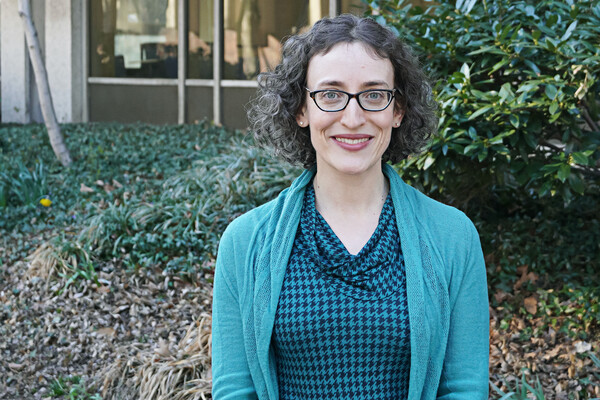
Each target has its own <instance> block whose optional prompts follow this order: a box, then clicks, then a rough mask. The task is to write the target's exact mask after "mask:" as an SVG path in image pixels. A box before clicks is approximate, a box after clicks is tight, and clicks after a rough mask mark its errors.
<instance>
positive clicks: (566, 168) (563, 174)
mask: <svg viewBox="0 0 600 400" xmlns="http://www.w3.org/2000/svg"><path fill="white" fill-rule="evenodd" d="M570 173H571V166H570V165H569V164H562V165H561V166H560V168H559V169H558V172H557V173H556V176H557V177H558V179H560V181H561V182H564V181H565V180H566V179H567V177H568V176H569V174H570Z"/></svg>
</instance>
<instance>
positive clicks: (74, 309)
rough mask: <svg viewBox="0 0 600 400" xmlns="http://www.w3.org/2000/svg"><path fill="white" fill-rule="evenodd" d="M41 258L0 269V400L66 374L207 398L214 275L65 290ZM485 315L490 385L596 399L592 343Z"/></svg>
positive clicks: (598, 384) (126, 392)
mask: <svg viewBox="0 0 600 400" xmlns="http://www.w3.org/2000/svg"><path fill="white" fill-rule="evenodd" d="M41 250H42V251H38V252H37V253H36V254H35V255H34V256H31V257H30V258H29V259H27V260H24V261H20V262H17V263H14V264H12V265H6V264H5V265H2V266H0V305H1V307H0V398H2V399H6V400H10V399H19V400H20V399H41V398H44V397H47V396H48V395H49V394H50V393H49V390H50V385H51V383H52V382H53V381H54V380H56V379H58V378H63V379H64V378H66V377H70V376H79V377H81V378H82V379H83V382H84V384H85V386H86V387H88V388H89V390H90V394H93V393H96V392H99V393H100V394H101V395H102V398H103V399H121V400H123V399H138V398H144V399H147V400H151V399H167V398H168V399H178V400H184V399H209V398H210V379H211V370H210V309H211V295H212V286H211V284H210V283H208V282H210V280H211V278H212V276H210V275H204V276H198V277H196V279H194V282H195V283H194V284H192V283H189V282H186V281H183V280H181V279H179V278H177V277H176V276H171V275H169V274H166V273H164V272H163V271H159V270H156V271H151V270H143V271H142V270H140V271H124V270H123V269H121V268H117V267H116V266H115V265H113V264H110V263H108V264H105V265H102V266H100V268H99V271H98V277H99V280H98V284H96V283H92V282H89V281H88V282H83V281H78V282H77V283H75V284H71V285H69V286H68V287H67V288H66V289H65V284H66V282H67V280H68V278H69V275H65V272H67V271H65V270H64V269H63V270H61V269H60V266H58V265H57V264H56V263H53V262H51V260H50V261H48V259H46V260H44V254H45V255H46V256H47V254H49V253H44V251H43V250H44V247H43V246H42V248H41ZM46 250H47V248H46ZM36 257H37V258H36ZM490 311H491V320H490V329H491V336H490V339H491V345H490V382H491V383H492V384H494V385H496V386H497V387H499V388H500V389H502V390H504V391H505V392H509V391H511V390H512V389H514V387H515V384H516V382H521V381H522V379H523V377H525V379H527V381H528V382H529V384H531V385H532V386H534V387H535V386H536V384H537V380H539V385H541V387H542V388H543V391H544V393H545V395H546V398H547V399H578V398H580V396H579V394H578V393H579V392H582V391H583V392H587V393H588V398H593V397H600V370H599V368H598V366H597V365H595V364H594V363H593V361H592V360H591V359H590V357H587V356H586V355H587V353H588V352H596V353H597V352H598V350H599V349H600V342H599V341H598V340H589V341H582V340H575V339H572V338H570V337H569V336H568V335H566V334H564V333H559V332H555V331H553V330H552V329H551V328H548V330H547V331H545V333H544V334H543V335H542V336H541V337H531V338H528V337H524V336H523V335H522V333H523V331H524V330H525V329H526V328H527V327H535V326H536V324H539V323H540V322H539V319H538V320H536V319H527V318H521V317H519V316H514V317H513V318H512V319H511V320H510V324H509V326H508V327H506V326H504V329H501V328H500V327H501V321H502V320H503V319H505V317H506V315H505V311H504V310H502V309H491V310H490ZM536 379H537V380H536ZM92 389H93V390H92ZM490 392H491V397H492V398H499V397H500V396H498V395H496V394H495V393H496V392H495V391H494V390H491V391H490ZM581 398H585V397H581Z"/></svg>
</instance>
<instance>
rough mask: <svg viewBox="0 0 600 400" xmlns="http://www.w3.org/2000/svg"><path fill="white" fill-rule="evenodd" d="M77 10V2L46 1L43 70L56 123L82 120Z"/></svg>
mask: <svg viewBox="0 0 600 400" xmlns="http://www.w3.org/2000/svg"><path fill="white" fill-rule="evenodd" d="M50 3H51V4H52V6H50ZM81 11H82V7H81V1H77V0H46V18H45V32H46V37H45V44H46V45H45V48H46V50H45V57H46V70H47V71H48V82H49V84H50V93H52V102H53V103H54V111H55V112H56V118H57V119H58V122H60V123H63V122H81V120H82V114H83V112H82V110H83V101H81V97H82V93H83V90H82V85H83V81H84V77H83V69H82V59H83V57H82V40H81V37H82V22H83V18H82V16H81Z"/></svg>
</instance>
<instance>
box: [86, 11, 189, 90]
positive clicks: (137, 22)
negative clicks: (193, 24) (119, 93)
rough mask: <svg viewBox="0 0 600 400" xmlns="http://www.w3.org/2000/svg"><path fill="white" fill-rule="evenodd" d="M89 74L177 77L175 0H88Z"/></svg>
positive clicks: (101, 75)
mask: <svg viewBox="0 0 600 400" xmlns="http://www.w3.org/2000/svg"><path fill="white" fill-rule="evenodd" d="M89 10H90V76H99V77H129V78H131V77H134V78H138V77H141V78H177V42H178V40H177V39H178V36H177V22H178V21H177V0H93V1H90V7H89Z"/></svg>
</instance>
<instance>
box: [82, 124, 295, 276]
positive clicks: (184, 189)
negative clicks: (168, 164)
mask: <svg viewBox="0 0 600 400" xmlns="http://www.w3.org/2000/svg"><path fill="white" fill-rule="evenodd" d="M222 145H223V146H224V147H226V148H227V149H228V152H226V153H222V154H215V155H214V156H212V157H211V154H210V153H205V154H204V156H205V157H203V158H202V159H200V160H197V161H196V162H195V163H194V165H193V167H192V168H190V169H189V170H186V171H182V172H180V173H177V174H174V175H173V176H170V177H167V179H166V180H165V182H164V184H163V185H162V194H161V195H160V196H158V197H157V198H155V199H154V200H153V201H151V202H149V201H141V200H136V201H131V202H126V203H124V204H120V205H110V206H108V208H106V209H104V210H101V211H99V212H98V213H97V214H96V215H95V216H93V217H91V218H90V220H89V221H88V222H87V224H86V228H85V229H84V231H83V232H82V234H81V235H80V240H81V241H82V243H84V245H85V246H86V247H87V248H91V249H93V253H94V254H95V256H96V257H99V258H100V259H111V258H113V257H117V258H120V259H121V260H123V261H124V262H125V264H126V265H128V266H129V267H133V268H138V267H149V266H160V267H162V268H165V269H167V270H172V271H174V272H178V273H187V272H193V271H198V270H199V269H200V268H201V267H202V265H203V264H205V263H209V262H211V261H212V260H213V259H214V258H215V257H216V253H217V246H218V242H219V238H220V236H221V234H222V232H223V231H224V229H225V227H226V226H227V224H228V223H229V222H231V220H232V219H233V218H235V217H236V216H238V215H240V214H242V213H244V212H246V211H248V210H250V209H251V208H254V207H256V206H258V205H260V204H263V203H265V202H267V201H268V200H270V199H272V198H274V197H275V196H276V195H277V194H278V193H279V192H280V191H281V190H283V189H284V188H285V187H287V186H288V185H289V184H290V182H291V181H292V179H293V178H294V177H295V176H297V175H298V174H299V172H300V171H299V170H298V169H296V168H292V167H286V166H283V165H282V164H281V163H280V162H279V161H277V160H274V159H273V158H272V157H269V156H268V155H267V154H266V153H265V152H263V151H260V150H257V149H255V148H253V147H252V145H251V143H249V142H248V139H247V138H244V137H241V136H239V135H237V136H232V137H231V138H229V139H228V140H227V141H226V142H223V143H222Z"/></svg>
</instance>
